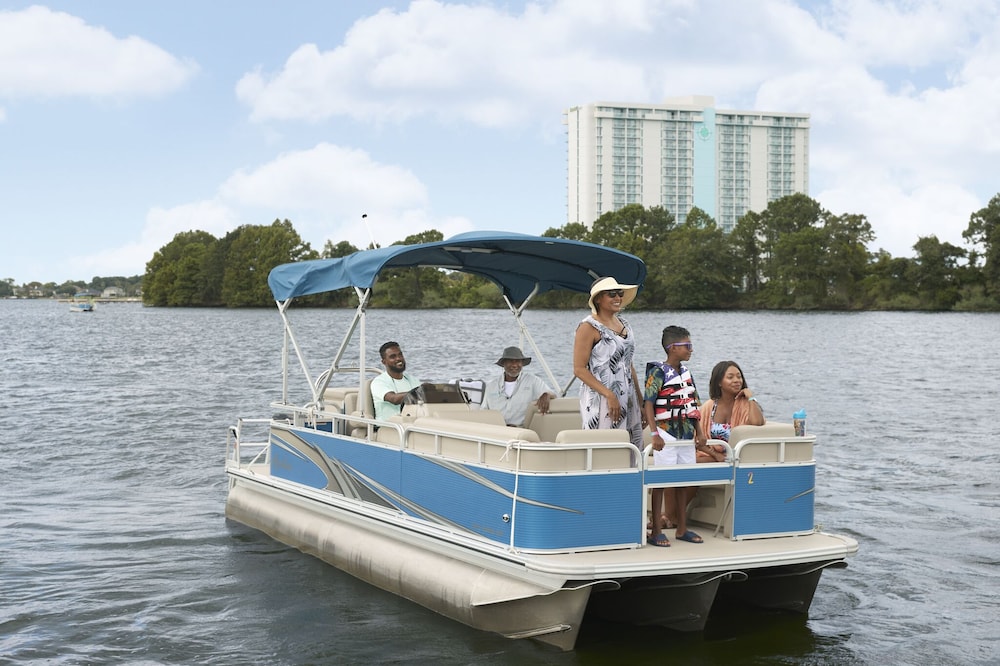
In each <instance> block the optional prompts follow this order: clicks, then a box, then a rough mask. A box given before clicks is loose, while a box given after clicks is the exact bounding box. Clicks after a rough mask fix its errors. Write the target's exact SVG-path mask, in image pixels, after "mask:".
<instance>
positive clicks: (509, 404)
mask: <svg viewBox="0 0 1000 666" xmlns="http://www.w3.org/2000/svg"><path fill="white" fill-rule="evenodd" d="M529 363H531V357H530V356H525V355H524V354H523V353H522V352H521V349H520V347H507V348H506V349H504V350H503V353H502V354H500V358H499V359H498V360H497V365H499V366H500V367H501V368H503V372H502V373H500V376H499V377H498V378H497V379H494V380H491V381H489V382H487V384H486V390H485V392H484V393H483V402H482V404H481V405H480V406H479V407H480V409H496V410H499V411H500V412H501V413H502V414H503V420H504V421H505V422H506V423H507V425H509V426H517V427H522V426H523V425H524V417H525V415H526V414H527V412H528V405H529V404H530V403H531V402H532V401H535V404H536V405H537V406H538V411H539V412H541V413H542V414H546V413H548V411H549V400H551V399H552V398H554V397H556V396H555V393H553V392H552V391H551V390H550V389H549V387H548V386H546V385H545V382H543V381H542V380H541V379H539V378H538V377H536V376H535V375H533V374H531V373H530V372H523V369H524V366H526V365H528V364H529Z"/></svg>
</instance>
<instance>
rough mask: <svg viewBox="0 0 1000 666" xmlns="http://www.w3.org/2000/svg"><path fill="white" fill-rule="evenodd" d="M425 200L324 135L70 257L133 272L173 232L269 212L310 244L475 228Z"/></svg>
mask: <svg viewBox="0 0 1000 666" xmlns="http://www.w3.org/2000/svg"><path fill="white" fill-rule="evenodd" d="M429 208H430V206H429V202H428V197H427V192H426V187H425V186H424V184H423V183H422V182H420V180H419V179H417V178H416V176H414V175H413V174H412V173H410V172H409V171H407V170H406V169H403V168H401V167H398V166H395V165H387V164H381V163H378V162H376V161H374V160H372V159H371V157H370V156H369V155H368V154H367V153H365V152H364V151H361V150H357V149H352V148H344V147H340V146H335V145H331V144H327V143H323V144H320V145H318V146H316V147H315V148H312V149H310V150H301V151H295V152H289V153H285V154H282V155H279V156H278V157H276V158H275V159H274V160H272V161H271V162H268V163H266V164H261V165H259V166H257V167H255V168H252V169H242V170H239V171H237V172H236V173H234V174H233V175H231V176H230V177H229V178H227V179H226V181H225V182H223V183H222V184H221V185H220V186H219V188H218V192H217V196H216V197H215V198H213V199H211V200H206V201H199V202H194V203H188V204H182V205H178V206H175V207H173V208H169V209H164V208H154V209H153V210H151V211H150V212H149V214H148V215H147V217H146V222H145V224H144V226H143V230H142V233H141V237H140V239H139V240H138V241H135V242H129V243H127V244H125V245H122V246H119V247H115V248H111V249H109V250H106V251H102V252H100V253H97V254H93V255H89V256H86V257H83V258H81V259H78V260H75V261H74V262H73V268H74V269H76V270H78V271H81V274H90V273H89V272H90V271H97V273H94V274H98V273H99V274H101V275H111V274H121V273H127V274H129V275H132V274H134V273H135V271H136V270H137V269H136V266H140V267H141V268H140V269H138V270H140V272H141V270H143V269H144V267H145V264H146V262H147V261H148V260H149V259H150V257H152V256H153V254H154V253H155V252H156V251H157V250H159V249H160V248H161V247H163V246H164V245H166V244H167V243H169V242H170V241H171V240H172V239H173V238H174V236H175V235H176V234H178V233H180V232H184V231H195V230H197V231H207V232H209V233H211V234H212V235H214V236H216V237H222V236H224V235H225V234H226V233H228V232H229V231H231V230H233V229H235V228H236V227H238V226H240V225H243V224H270V223H271V222H273V221H274V220H275V219H289V220H291V221H292V223H293V225H294V227H295V230H296V231H297V232H298V233H299V235H300V236H301V237H302V239H303V240H304V241H307V242H309V243H310V244H311V245H312V247H313V248H314V249H315V250H317V251H321V250H322V249H323V245H324V244H325V242H326V241H327V240H331V241H333V242H334V243H338V242H340V241H342V240H346V241H348V242H350V243H352V244H353V245H355V246H356V247H367V246H368V244H369V243H371V242H372V240H373V238H374V240H375V241H376V242H377V243H379V244H380V245H389V244H391V243H393V242H396V241H400V240H403V239H404V238H406V237H407V236H409V235H412V234H414V233H418V232H422V231H426V230H429V229H437V230H438V231H440V232H441V233H443V234H444V235H445V237H448V236H452V235H454V234H457V233H460V232H463V231H470V230H472V229H473V228H474V227H473V225H472V224H471V222H470V221H469V220H467V219H465V218H462V217H448V218H433V217H432V216H431V214H430V212H429ZM362 215H367V218H366V219H362ZM116 271H119V273H116Z"/></svg>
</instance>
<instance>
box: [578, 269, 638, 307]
mask: <svg viewBox="0 0 1000 666" xmlns="http://www.w3.org/2000/svg"><path fill="white" fill-rule="evenodd" d="M609 289H621V290H622V291H624V292H625V295H624V296H622V307H625V306H626V305H628V304H629V303H631V302H632V301H634V300H635V295H636V294H637V293H639V285H637V284H620V283H619V282H618V280H616V279H615V278H613V277H603V278H598V279H596V280H594V284H592V285H590V300H588V301H587V305H589V306H590V311H591V313H593V314H597V307H595V306H594V299H595V298H596V297H597V295H598V294H600V293H601V292H602V291H608V290H609Z"/></svg>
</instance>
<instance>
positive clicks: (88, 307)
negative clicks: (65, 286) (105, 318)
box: [69, 301, 94, 312]
mask: <svg viewBox="0 0 1000 666" xmlns="http://www.w3.org/2000/svg"><path fill="white" fill-rule="evenodd" d="M69 311H70V312H93V311H94V304H93V302H91V301H73V302H72V303H70V304H69Z"/></svg>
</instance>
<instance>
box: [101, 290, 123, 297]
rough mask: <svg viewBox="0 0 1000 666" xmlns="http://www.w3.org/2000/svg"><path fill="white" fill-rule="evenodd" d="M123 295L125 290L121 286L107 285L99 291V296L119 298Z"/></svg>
mask: <svg viewBox="0 0 1000 666" xmlns="http://www.w3.org/2000/svg"><path fill="white" fill-rule="evenodd" d="M124 295H125V290H123V289H122V288H121V287H107V288H106V289H105V290H104V291H103V292H101V298H121V297H122V296H124Z"/></svg>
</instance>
